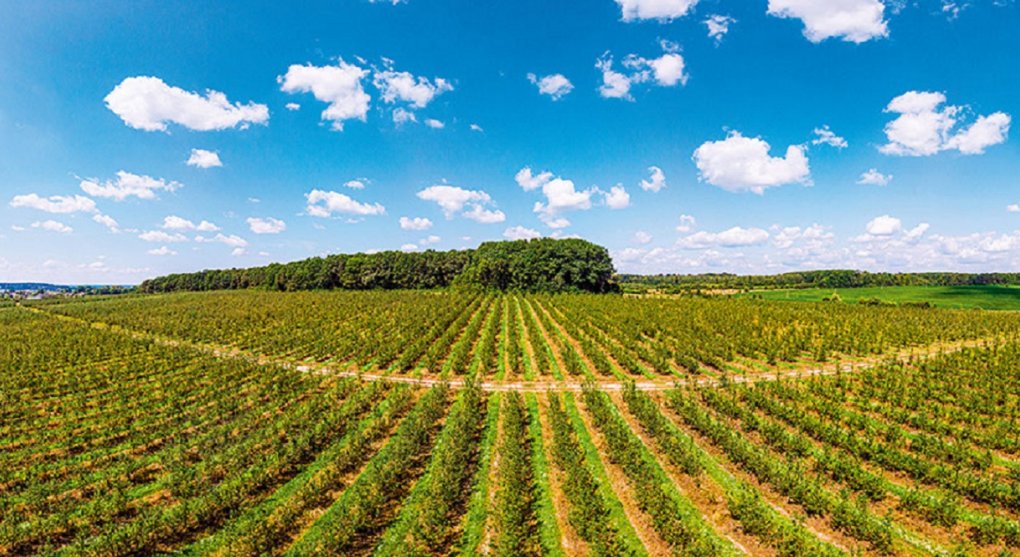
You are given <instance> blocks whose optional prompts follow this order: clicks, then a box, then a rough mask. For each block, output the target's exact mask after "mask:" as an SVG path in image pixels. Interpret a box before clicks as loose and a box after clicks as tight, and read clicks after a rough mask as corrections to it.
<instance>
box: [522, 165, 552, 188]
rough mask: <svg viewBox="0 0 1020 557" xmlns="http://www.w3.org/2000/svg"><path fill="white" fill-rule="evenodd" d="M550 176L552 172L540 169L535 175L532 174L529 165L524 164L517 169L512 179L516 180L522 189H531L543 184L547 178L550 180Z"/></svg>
mask: <svg viewBox="0 0 1020 557" xmlns="http://www.w3.org/2000/svg"><path fill="white" fill-rule="evenodd" d="M552 178H553V174H552V172H549V171H542V172H540V173H539V174H537V175H535V174H532V172H531V167H530V166H525V167H524V168H522V169H520V170H519V171H517V174H516V175H515V176H514V181H516V182H517V185H518V186H520V187H521V188H522V189H523V190H524V191H531V190H533V189H536V188H539V187H541V186H543V185H545V184H546V183H547V182H548V181H549V180H552Z"/></svg>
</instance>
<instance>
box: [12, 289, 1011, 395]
mask: <svg viewBox="0 0 1020 557" xmlns="http://www.w3.org/2000/svg"><path fill="white" fill-rule="evenodd" d="M16 307H17V308H20V309H23V310H25V311H29V312H32V313H36V314H39V315H46V316H49V317H53V318H56V319H62V320H65V321H70V322H75V323H79V324H83V325H86V326H89V327H92V328H95V329H99V330H106V331H111V332H116V333H119V334H124V335H127V336H129V337H131V338H133V339H136V340H148V341H151V342H155V343H157V344H160V345H162V346H168V347H177V348H190V349H193V350H198V351H200V352H203V353H205V354H208V355H212V356H215V357H217V358H223V359H239V360H245V361H249V362H254V363H257V364H259V365H276V366H281V367H285V368H290V369H294V370H297V371H300V372H303V373H314V374H320V375H336V376H338V377H356V378H359V379H362V380H365V381H388V382H391V383H403V384H409V385H415V386H421V387H432V386H436V385H442V384H445V385H448V386H449V387H451V388H454V389H460V388H464V386H466V385H467V384H468V382H469V380H468V379H466V378H463V379H462V378H459V377H458V378H433V377H413V376H406V375H391V374H386V373H373V372H366V371H357V370H351V369H339V368H337V367H336V366H333V365H330V364H323V363H297V362H293V361H290V360H287V359H286V358H281V357H278V356H267V355H265V354H256V353H253V352H251V351H248V350H244V349H241V348H237V347H229V346H225V345H216V344H210V343H201V342H194V341H190V340H186V339H180V338H175V337H169V336H166V335H161V334H157V333H150V332H148V331H141V330H137V329H130V328H126V327H122V326H120V325H114V324H110V323H105V322H101V321H89V320H88V319H82V318H80V317H73V316H70V315H64V314H61V313H57V312H52V311H46V310H44V309H41V308H39V307H34V306H26V305H22V304H20V303H19V304H17V305H16ZM995 340H996V339H995V338H977V339H970V340H966V341H958V342H954V343H950V344H944V343H943V344H933V345H929V346H924V347H919V346H914V347H906V348H903V349H900V350H899V351H898V352H895V353H891V354H887V355H884V356H879V357H872V358H868V359H865V358H862V359H859V360H858V361H852V362H848V361H845V360H841V361H840V362H839V363H834V364H833V365H832V366H831V367H824V366H819V367H810V368H807V369H797V370H789V371H776V372H765V373H755V374H751V375H727V376H724V377H699V378H691V379H683V378H666V377H663V379H662V380H661V381H655V380H648V379H644V380H634V381H619V380H617V381H598V380H596V381H581V380H567V379H543V380H539V381H534V380H532V381H528V380H523V381H478V382H476V384H477V385H478V386H479V387H480V388H481V389H482V390H483V391H488V392H509V391H517V392H520V393H543V392H549V391H553V392H580V391H583V390H584V388H585V386H586V385H594V386H595V387H596V388H598V389H599V390H603V391H623V389H624V388H625V387H626V386H627V385H629V384H631V383H633V385H634V387H635V388H636V389H637V390H639V391H666V390H670V389H674V388H677V387H696V388H700V387H708V388H711V387H722V386H724V385H727V384H730V383H738V384H750V383H759V382H764V381H781V380H784V379H802V378H807V377H817V376H831V375H838V374H842V373H859V372H862V371H866V370H869V369H872V368H874V367H876V366H879V365H883V364H885V363H891V362H901V363H906V362H908V361H911V360H917V359H926V358H930V357H933V356H938V355H940V354H949V353H953V352H958V351H961V350H965V349H967V348H976V347H979V346H981V345H983V344H986V343H988V342H992V341H995ZM550 375H551V374H550Z"/></svg>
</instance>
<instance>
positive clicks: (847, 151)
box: [0, 0, 1020, 283]
mask: <svg viewBox="0 0 1020 557" xmlns="http://www.w3.org/2000/svg"><path fill="white" fill-rule="evenodd" d="M208 4H209V3H207V2H174V3H165V2H143V1H136V2H99V3H93V4H91V5H88V6H86V5H84V4H82V3H79V2H57V3H54V2H37V3H5V4H3V5H0V75H2V76H3V77H4V82H5V85H4V87H2V88H0V198H2V199H0V201H2V203H0V281H2V280H45V281H51V282H74V283H81V282H85V283H136V282H138V281H140V280H142V279H144V278H146V277H150V276H155V275H159V274H165V273H168V272H182V271H192V270H198V269H202V268H218V267H237V266H253V265H261V264H265V263H268V262H270V261H290V260H295V259H301V258H304V257H308V256H313V255H321V254H326V253H336V252H355V251H368V250H382V249H406V250H412V249H415V250H422V249H429V248H435V249H452V248H462V247H472V246H475V245H477V244H478V243H479V242H481V241H485V240H495V239H502V238H508V237H512V238H518V237H534V236H539V235H542V236H553V235H555V236H559V237H566V236H575V235H576V236H580V237H583V238H586V239H589V240H592V241H595V242H598V243H600V244H603V245H605V246H607V247H608V248H610V250H611V251H612V253H613V256H614V259H615V261H616V265H617V268H618V269H619V270H621V271H627V272H719V271H731V272H739V273H771V272H779V271H786V270H795V269H805V268H862V269H870V270H916V271H920V270H1020V257H1017V256H1018V255H1020V205H1015V204H1020V182H1018V178H1017V176H1018V175H1020V149H1018V147H1017V145H1016V142H1015V141H1013V140H1012V139H1011V138H1010V137H1009V127H1010V124H1011V123H1012V117H1013V115H1015V114H1017V113H1018V112H1020V106H1018V104H1020V56H1018V54H1020V33H1017V32H1016V29H1017V28H1018V24H1020V7H1018V5H1017V3H1016V2H1015V1H1010V0H1000V1H994V0H971V1H969V2H965V1H959V2H955V3H954V2H947V1H942V0H918V1H916V2H907V1H899V2H894V1H891V0H833V1H831V2H817V1H814V0H740V1H737V0H700V1H697V0H592V1H590V2H584V3H578V2H547V1H538V0H535V1H531V0H523V1H518V2H478V1H445V2H441V1H438V0H406V1H405V2H397V3H393V2H392V1H387V2H381V1H380V2H369V1H367V0H333V1H330V2H307V3H300V4H301V5H296V4H298V3H292V4H295V5H282V4H281V3H279V2H247V3H245V9H244V10H240V9H238V8H237V5H236V4H226V3H225V4H218V5H217V4H213V5H211V6H210V5H208ZM582 4H583V5H582ZM709 20H710V21H711V22H712V25H711V26H710V25H709V24H708V21H709ZM710 29H713V30H714V31H715V34H714V36H710ZM210 91H213V93H210ZM189 160H191V162H192V163H191V164H189V163H188V161H189ZM524 169H528V171H527V172H522V171H523V170H524ZM351 186H354V187H351ZM359 186H360V187H359Z"/></svg>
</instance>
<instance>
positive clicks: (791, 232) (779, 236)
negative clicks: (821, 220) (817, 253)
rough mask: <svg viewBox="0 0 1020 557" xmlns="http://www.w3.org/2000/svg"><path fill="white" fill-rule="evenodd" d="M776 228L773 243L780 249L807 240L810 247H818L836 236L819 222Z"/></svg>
mask: <svg viewBox="0 0 1020 557" xmlns="http://www.w3.org/2000/svg"><path fill="white" fill-rule="evenodd" d="M774 228H775V229H776V230H777V232H776V233H775V234H774V235H773V236H772V244H773V245H774V246H776V247H777V248H780V249H786V248H789V247H791V246H793V245H794V244H795V243H797V242H807V243H808V245H809V247H817V246H821V245H822V244H823V243H825V242H828V241H829V240H832V239H833V238H834V237H835V235H834V234H833V233H832V232H830V231H829V229H828V228H827V227H825V226H822V225H820V224H817V223H815V224H812V225H811V226H808V227H806V228H801V227H799V226H786V227H782V228H780V227H778V226H777V227H774Z"/></svg>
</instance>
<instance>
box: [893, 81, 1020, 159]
mask: <svg viewBox="0 0 1020 557" xmlns="http://www.w3.org/2000/svg"><path fill="white" fill-rule="evenodd" d="M945 102H946V96H945V95H944V94H943V93H939V92H930V91H908V92H906V93H904V94H902V95H900V96H898V97H896V98H894V99H893V100H892V101H890V102H889V105H888V106H887V107H886V109H885V111H886V112H892V113H896V114H899V116H897V117H896V119H894V120H893V121H891V122H889V123H887V124H886V125H885V135H886V138H888V139H889V143H887V144H885V145H882V146H881V147H879V151H881V152H882V153H885V154H887V155H899V156H914V157H921V156H929V155H934V154H936V153H938V152H940V151H947V150H954V149H955V150H958V151H960V152H961V153H963V154H966V155H977V154H981V153H984V151H985V148H986V147H989V146H992V145H997V144H999V143H1003V142H1004V141H1006V136H1007V134H1008V133H1009V125H1010V121H1011V119H1010V116H1009V115H1008V114H1006V113H1004V112H995V113H993V114H990V115H988V116H978V118H977V120H976V121H975V122H974V123H973V124H971V125H970V126H969V127H967V128H966V129H961V130H958V131H956V132H955V133H953V130H954V128H956V126H957V124H958V123H959V120H958V117H959V116H960V115H961V114H962V113H963V108H962V107H959V106H953V105H945V106H942V105H943V104H944V103H945Z"/></svg>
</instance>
